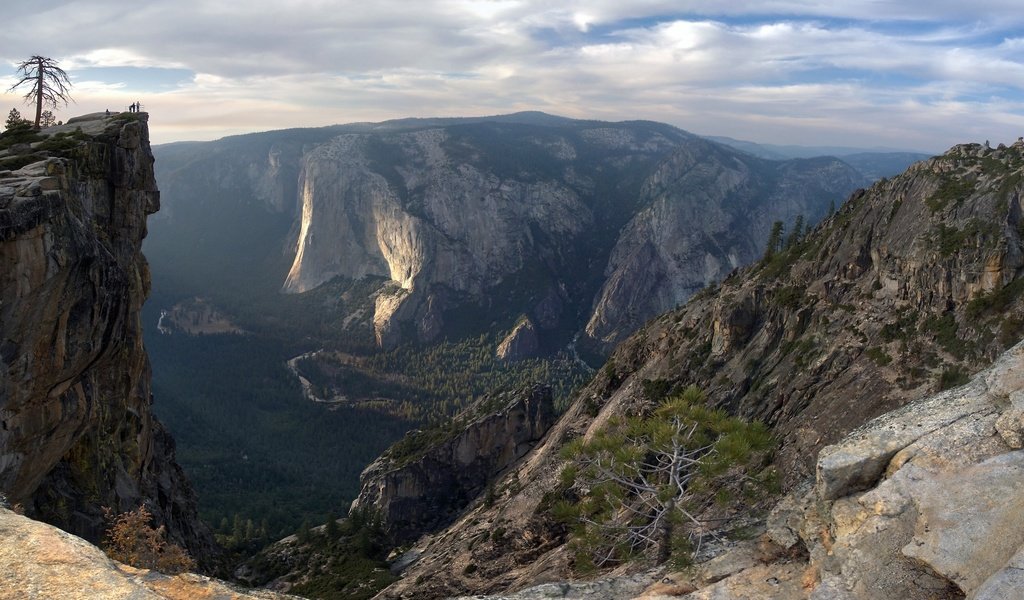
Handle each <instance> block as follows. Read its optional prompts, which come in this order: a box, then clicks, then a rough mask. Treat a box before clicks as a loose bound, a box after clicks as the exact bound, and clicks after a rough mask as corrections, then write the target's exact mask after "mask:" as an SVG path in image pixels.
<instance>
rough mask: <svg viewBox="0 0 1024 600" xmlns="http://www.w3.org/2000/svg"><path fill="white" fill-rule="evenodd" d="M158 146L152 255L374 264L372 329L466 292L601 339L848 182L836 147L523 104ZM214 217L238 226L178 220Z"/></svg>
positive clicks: (305, 278) (432, 330)
mask: <svg viewBox="0 0 1024 600" xmlns="http://www.w3.org/2000/svg"><path fill="white" fill-rule="evenodd" d="M157 150H158V152H159V153H160V154H161V156H166V165H165V166H164V167H162V169H163V170H162V171H161V172H160V177H161V178H162V179H163V183H162V188H163V189H164V192H165V199H166V200H167V201H166V204H167V205H168V206H169V209H168V210H167V211H166V214H165V215H164V216H163V217H161V219H158V220H155V221H154V241H153V242H152V243H151V245H150V246H149V247H150V248H151V249H152V250H151V254H153V255H154V256H155V257H157V260H159V261H160V262H161V264H164V262H171V260H170V258H169V257H170V256H172V255H173V256H174V257H175V259H174V261H176V262H178V263H180V262H181V261H182V260H184V261H185V263H189V262H190V261H192V260H195V261H196V262H202V261H203V260H205V258H206V257H199V256H198V255H197V256H194V257H193V256H191V253H194V252H195V253H199V252H205V253H206V254H209V255H214V256H211V257H210V260H213V261H214V264H217V263H219V262H221V261H224V260H225V257H228V256H233V255H238V254H239V252H240V249H241V248H243V247H244V248H248V247H249V246H253V251H252V252H249V251H248V250H245V251H244V258H240V259H239V260H240V261H241V260H244V261H246V262H245V264H246V265H251V264H252V263H253V262H254V261H255V262H259V260H261V261H263V262H261V263H259V265H260V266H259V268H260V270H261V271H262V275H261V276H262V277H264V278H266V279H274V278H280V279H278V281H279V282H280V283H281V284H282V285H283V289H284V290H285V291H286V292H292V293H303V292H307V291H310V290H312V289H315V288H317V287H318V286H322V285H323V284H325V283H328V282H330V281H331V280H333V279H336V278H342V279H347V280H355V279H360V278H364V277H373V278H379V279H380V280H381V281H382V282H383V285H381V286H378V288H379V289H377V290H376V291H375V292H374V293H373V295H372V297H371V300H372V302H373V304H374V305H373V310H372V312H371V313H370V314H368V315H364V316H361V317H359V318H357V319H355V320H356V321H359V320H360V319H361V320H363V321H366V323H367V326H368V327H370V328H372V332H373V335H374V337H375V339H376V342H377V344H378V345H379V346H381V347H384V348H392V347H394V346H396V345H398V344H400V343H403V342H407V341H420V342H431V341H434V340H437V339H439V338H440V337H442V336H443V335H445V334H449V333H451V332H452V331H456V330H458V327H460V326H463V324H462V323H461V321H465V320H466V318H467V316H466V311H465V310H464V309H465V308H466V307H475V308H476V309H477V312H480V311H483V312H486V313H487V321H486V322H485V323H483V324H482V325H480V327H478V329H481V328H485V327H486V326H487V325H488V324H489V323H490V322H491V321H492V320H493V319H494V318H495V316H500V317H501V319H500V320H503V321H507V325H508V326H511V325H512V324H513V323H514V322H515V320H516V319H518V318H519V316H520V315H526V316H528V317H529V318H530V319H531V320H532V321H533V322H534V323H535V324H536V325H538V328H539V330H540V331H539V337H540V338H541V340H540V341H541V345H542V346H543V347H544V348H546V349H547V350H548V351H550V350H551V349H553V348H557V347H562V346H564V345H565V344H567V343H568V342H569V341H570V340H571V339H572V337H573V336H574V334H576V333H577V332H582V333H583V341H584V342H585V343H586V345H587V347H588V348H589V349H591V350H594V351H596V352H597V353H600V354H604V353H606V352H608V351H609V350H610V349H611V347H613V346H614V344H615V343H616V342H618V341H619V340H621V339H623V338H624V337H625V336H626V335H628V334H629V333H631V332H632V331H634V330H635V329H636V328H637V327H639V326H640V325H641V324H642V323H643V322H644V321H645V320H647V319H648V318H651V317H653V316H655V315H656V314H659V313H660V312H662V311H664V310H667V309H670V308H673V307H675V306H676V305H678V304H679V303H680V302H682V301H684V300H686V298H688V297H689V296H690V295H691V294H692V293H693V292H694V291H696V290H697V289H700V288H701V287H703V286H704V285H706V284H708V283H711V282H714V281H717V280H719V279H721V278H722V277H724V276H725V274H727V273H728V272H729V271H731V270H733V269H734V268H736V267H737V266H740V265H744V264H747V263H749V262H750V261H751V260H753V259H754V258H756V257H757V256H758V255H759V254H760V252H761V251H762V249H763V245H764V242H765V240H766V239H767V236H768V233H769V229H770V228H771V224H772V222H773V221H775V220H782V221H784V222H787V223H791V222H793V221H794V220H795V219H796V217H797V215H803V217H804V218H805V219H806V220H807V222H817V221H818V220H819V219H820V218H821V217H823V216H824V215H825V213H826V212H827V209H828V206H829V204H830V202H835V203H838V201H839V200H841V199H842V197H844V196H845V195H846V194H848V193H849V192H850V191H852V190H853V189H855V188H856V187H858V186H859V185H862V184H863V182H864V178H863V177H862V176H861V175H860V174H858V173H857V172H856V171H855V170H854V169H852V168H851V167H849V166H848V165H846V164H844V163H842V162H840V161H838V160H836V159H826V158H821V159H807V160H789V161H768V160H764V159H759V158H757V157H754V156H752V155H749V154H746V153H743V152H741V151H738V150H735V149H731V148H728V147H726V146H722V145H719V144H715V143H713V142H709V141H707V140H704V139H702V138H699V137H697V136H694V135H692V134H689V133H686V132H684V131H681V130H679V129H676V128H674V127H670V126H667V125H662V124H658V123H650V122H624V123H603V122H592V121H574V120H570V119H560V118H556V117H550V116H547V115H536V114H530V113H523V114H519V115H508V116H504V117H488V118H480V119H437V120H406V121H396V122H388V123H381V124H372V125H371V124H354V125H347V126H336V127H332V128H325V129H322V130H295V131H290V132H289V131H285V132H274V133H272V134H258V135H251V136H240V137H237V138H228V139H226V140H222V141H219V142H212V143H209V144H204V145H171V146H168V147H166V148H158V149H157ZM162 162H163V161H162ZM290 178H293V179H290ZM289 195H291V196H290V197H289ZM214 224H216V225H214ZM213 227H216V228H217V229H219V233H218V236H217V238H216V239H220V240H237V241H239V243H240V244H241V246H238V247H232V248H231V249H228V248H227V246H225V247H224V248H221V247H220V246H217V244H218V243H221V242H218V241H214V240H212V239H207V238H206V237H205V236H204V237H202V238H201V239H200V236H197V235H196V233H195V232H197V231H201V230H204V229H206V228H213ZM165 232H166V234H165ZM242 232H244V233H242ZM286 232H287V233H286ZM190 236H191V237H196V238H197V239H196V241H197V243H196V244H194V245H193V246H194V247H190V248H188V249H185V250H184V251H179V250H178V249H176V247H177V246H180V245H182V244H183V240H186V239H188V238H190ZM210 237H211V238H213V237H214V236H213V235H212V232H211V236H210ZM243 238H245V239H243ZM254 240H259V242H260V244H259V245H260V246H261V247H262V249H256V248H255V241H254ZM267 247H271V248H274V250H275V252H277V254H276V255H275V256H270V255H268V251H267V250H266V248H267ZM203 248H206V250H205V251H204V250H203ZM278 251H279V252H278ZM259 256H262V258H260V259H259V260H257V259H256V258H254V257H259ZM285 265H286V266H285ZM225 268H226V267H225ZM167 269H168V270H177V269H181V265H180V264H168V266H167ZM213 269H214V267H211V266H209V265H206V264H204V265H199V266H197V271H198V272H203V271H205V270H210V272H211V273H212V271H213ZM226 270H229V271H230V270H235V271H237V269H230V268H226ZM285 270H286V271H285ZM231 276H232V277H235V276H236V275H231ZM175 277H179V278H188V277H189V276H187V275H185V274H182V275H180V276H175ZM191 277H192V278H196V277H198V275H196V274H192V275H191ZM482 318H483V317H481V319H482ZM454 321H460V323H459V324H458V325H455V324H453V322H454ZM345 322H346V323H351V322H353V321H352V320H351V319H350V320H345ZM505 325H506V323H504V322H503V323H500V326H505ZM584 330H585V331H584Z"/></svg>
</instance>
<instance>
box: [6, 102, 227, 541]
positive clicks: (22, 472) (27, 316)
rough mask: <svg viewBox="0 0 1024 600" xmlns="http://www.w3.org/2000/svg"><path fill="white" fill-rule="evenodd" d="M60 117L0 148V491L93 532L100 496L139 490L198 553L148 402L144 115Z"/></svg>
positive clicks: (202, 535)
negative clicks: (36, 134) (59, 122)
mask: <svg viewBox="0 0 1024 600" xmlns="http://www.w3.org/2000/svg"><path fill="white" fill-rule="evenodd" d="M63 127H64V130H60V129H58V128H55V129H53V130H44V131H43V134H45V135H49V136H50V137H49V138H47V139H43V140H40V141H35V142H32V143H31V145H30V146H28V148H29V150H30V153H29V154H25V153H22V154H15V155H13V156H11V153H12V151H11V150H3V151H0V492H2V493H4V494H5V495H7V496H8V497H9V498H10V500H11V502H12V503H17V504H22V505H24V507H25V510H26V511H27V512H28V514H29V515H31V516H33V517H38V518H40V519H42V520H45V521H47V522H50V523H53V524H55V525H58V526H60V527H61V528H63V529H65V530H67V531H71V532H74V533H76V534H79V535H82V536H83V537H85V538H87V539H90V540H93V541H95V540H98V539H99V537H100V535H101V533H102V530H103V519H102V512H101V507H103V506H107V507H111V508H112V509H114V510H115V511H118V512H123V511H128V510H133V509H135V508H138V506H139V504H140V503H141V502H144V501H145V502H147V503H148V506H149V508H150V511H151V512H152V513H153V515H154V516H155V517H156V519H157V521H158V522H159V523H161V524H165V525H166V526H167V528H168V532H169V533H170V535H171V537H172V538H173V539H174V540H175V541H176V542H178V543H180V544H182V545H184V546H185V547H187V548H188V549H189V551H190V552H191V553H192V555H193V556H194V557H195V558H197V559H199V560H200V561H203V560H204V559H205V558H206V557H207V556H208V555H209V554H210V552H211V548H212V546H213V541H212V536H211V535H210V533H209V531H208V530H207V529H206V528H205V526H203V525H202V524H201V523H200V522H199V519H198V516H197V513H196V499H195V496H194V493H193V492H192V489H191V487H190V486H189V484H188V482H187V480H186V478H185V476H184V474H183V472H182V471H181V469H180V468H179V467H178V465H177V464H176V463H175V460H174V442H173V440H172V439H171V438H170V436H169V435H168V434H167V432H166V431H165V430H164V429H163V427H162V426H161V425H160V423H159V422H158V421H157V420H156V419H155V418H154V416H153V412H152V410H151V407H150V404H151V402H152V395H151V391H150V369H149V360H148V357H147V355H146V351H145V349H144V348H143V345H142V327H141V322H140V311H141V308H142V303H143V302H144V301H145V299H146V296H147V295H148V294H149V286H150V282H149V268H148V266H147V264H146V260H145V258H144V257H143V256H142V253H141V246H142V239H143V237H145V235H146V217H147V215H149V214H152V213H153V212H155V211H156V210H157V209H158V208H159V198H160V193H159V192H158V191H157V188H156V181H155V179H154V177H153V156H152V154H151V153H150V150H149V133H148V128H147V123H146V115H145V114H138V115H131V116H128V115H124V116H118V115H115V116H111V117H106V116H104V115H103V114H97V115H90V116H87V117H81V118H78V119H73V120H72V121H71V122H69V124H68V125H66V126H63ZM79 127H81V130H77V128H79ZM69 128H70V130H69ZM0 141H2V140H0ZM11 161H14V162H11ZM26 161H27V162H28V164H26V165H23V166H22V167H21V168H18V169H17V170H13V171H10V170H2V168H3V165H12V166H13V165H17V164H20V163H22V162H26Z"/></svg>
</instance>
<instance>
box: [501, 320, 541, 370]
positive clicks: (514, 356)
mask: <svg viewBox="0 0 1024 600" xmlns="http://www.w3.org/2000/svg"><path fill="white" fill-rule="evenodd" d="M539 349H540V342H539V341H538V339H537V328H536V327H534V326H533V321H531V320H530V319H529V318H523V319H520V320H519V322H518V323H516V326H515V327H513V328H512V331H510V332H509V334H508V335H507V336H505V339H503V340H501V343H500V344H498V348H497V350H495V352H494V354H495V356H496V357H497V358H498V360H502V361H517V360H523V359H524V358H531V357H533V356H535V355H536V354H537V350H539Z"/></svg>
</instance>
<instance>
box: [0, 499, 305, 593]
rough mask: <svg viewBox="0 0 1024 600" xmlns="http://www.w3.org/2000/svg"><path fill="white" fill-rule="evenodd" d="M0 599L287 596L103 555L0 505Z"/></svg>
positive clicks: (89, 546) (89, 545) (90, 546)
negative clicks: (160, 570) (151, 568)
mask: <svg viewBox="0 0 1024 600" xmlns="http://www.w3.org/2000/svg"><path fill="white" fill-rule="evenodd" d="M0 564H2V565H3V569H0V600H53V599H55V598H60V599H61V600H96V599H98V598H102V599H103V600H120V599H124V600H287V599H288V598H295V596H287V595H284V594H278V593H274V592H268V591H265V590H242V589H239V588H236V587H234V586H230V585H228V584H226V583H224V582H222V581H218V580H216V579H211V578H209V577H203V576H200V575H194V574H191V573H186V574H182V575H175V576H169V575H164V574H161V573H158V572H156V571H149V570H146V569H135V568H132V567H129V566H127V565H123V564H121V563H118V562H115V561H112V560H110V559H109V558H107V556H106V555H105V554H103V552H101V551H100V549H99V548H97V547H95V546H93V545H92V544H90V543H88V542H86V541H85V540H83V539H81V538H79V537H76V536H74V535H71V534H69V533H66V532H63V531H61V530H59V529H57V528H55V527H52V526H50V525H46V524H44V523H40V522H39V521H33V520H32V519H29V518H27V517H23V516H20V515H16V514H14V513H13V512H11V511H9V510H6V509H3V508H0Z"/></svg>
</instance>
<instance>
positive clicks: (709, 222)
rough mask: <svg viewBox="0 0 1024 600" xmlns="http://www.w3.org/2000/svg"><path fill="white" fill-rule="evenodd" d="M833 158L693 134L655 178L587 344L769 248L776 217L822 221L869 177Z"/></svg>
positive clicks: (624, 332)
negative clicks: (725, 143) (783, 157)
mask: <svg viewBox="0 0 1024 600" xmlns="http://www.w3.org/2000/svg"><path fill="white" fill-rule="evenodd" d="M860 181H861V179H860V177H859V176H858V175H857V174H855V173H853V172H851V171H850V169H849V168H848V167H846V165H844V164H842V163H840V162H839V161H836V160H832V159H809V160H794V161H787V162H782V163H777V162H771V161H765V160H761V159H757V158H754V157H751V156H744V155H741V154H737V153H735V152H732V151H731V150H728V149H726V148H724V147H722V146H719V145H717V144H713V143H710V142H707V141H704V140H693V141H691V142H690V143H688V144H687V145H685V146H682V147H680V148H679V149H678V150H676V151H675V152H674V153H673V154H672V155H671V156H670V157H669V158H668V159H666V160H665V161H664V162H662V163H661V164H660V165H659V166H658V168H657V170H655V172H654V173H653V174H652V175H651V176H650V177H649V178H648V179H647V180H646V181H645V183H644V187H643V189H642V190H641V195H642V197H643V198H644V201H643V205H644V206H645V208H644V209H642V210H641V211H640V212H639V213H637V215H636V216H635V217H633V218H632V219H631V220H630V222H629V223H628V224H627V225H626V227H625V228H624V229H623V230H622V233H621V234H620V235H619V238H618V241H617V242H616V244H615V247H614V248H613V249H612V253H611V257H610V258H609V260H608V266H607V268H606V269H605V282H604V285H603V286H602V288H601V291H600V292H599V293H598V296H597V298H596V300H595V304H594V309H593V312H592V313H591V317H590V320H589V321H588V322H587V325H586V328H585V338H584V339H585V340H586V341H588V342H590V343H591V344H592V345H594V346H595V347H596V348H597V349H598V350H599V351H600V352H601V353H602V354H606V353H608V352H610V351H611V350H612V349H613V348H614V347H615V346H616V345H617V344H618V343H619V342H621V341H622V340H624V339H625V338H626V337H628V336H629V334H631V333H633V332H634V331H636V330H637V329H639V328H640V326H641V325H643V324H644V322H646V321H647V320H648V319H650V318H652V317H654V316H656V315H659V314H661V313H663V312H665V311H666V310H669V309H672V308H675V307H676V306H677V305H679V304H680V303H682V302H684V301H686V300H687V299H688V298H689V297H690V296H692V295H693V294H694V293H696V292H697V291H698V290H700V289H701V288H703V287H705V286H707V285H710V284H713V283H715V282H718V281H720V280H721V279H723V278H724V277H725V276H726V275H727V274H728V273H729V272H730V271H732V270H734V269H736V268H738V267H741V266H745V265H748V264H750V263H751V262H753V261H754V260H755V259H757V258H759V257H760V256H761V255H762V254H763V253H764V245H765V241H766V240H767V239H768V234H769V230H770V229H771V226H772V223H773V222H775V221H783V222H784V223H791V222H792V220H793V218H794V217H795V216H796V215H802V216H803V217H804V218H805V219H807V222H808V223H816V222H817V221H818V220H819V219H821V218H822V217H823V216H824V214H825V210H826V208H827V205H826V204H825V203H823V202H822V199H823V198H836V197H842V196H843V195H845V194H846V193H848V192H849V191H850V190H852V189H855V188H856V187H857V185H858V184H859V183H860Z"/></svg>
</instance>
